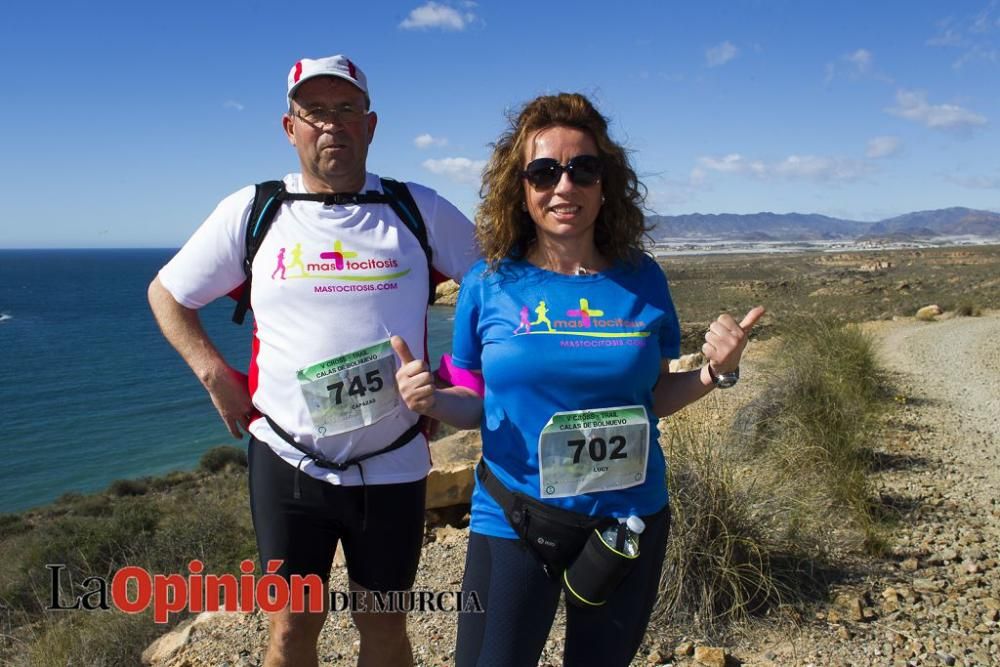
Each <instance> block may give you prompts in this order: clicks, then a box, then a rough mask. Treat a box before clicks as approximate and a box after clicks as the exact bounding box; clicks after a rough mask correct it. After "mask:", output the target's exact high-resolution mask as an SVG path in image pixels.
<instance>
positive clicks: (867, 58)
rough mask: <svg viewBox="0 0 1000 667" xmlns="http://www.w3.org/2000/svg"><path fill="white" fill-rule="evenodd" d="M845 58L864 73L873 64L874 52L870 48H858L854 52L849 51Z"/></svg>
mask: <svg viewBox="0 0 1000 667" xmlns="http://www.w3.org/2000/svg"><path fill="white" fill-rule="evenodd" d="M844 60H846V61H847V62H849V63H851V64H852V65H854V66H855V67H856V68H857V70H858V72H859V73H861V74H864V73H865V72H867V71H868V70H869V69H871V66H872V52H871V51H869V50H868V49H858V50H857V51H855V52H854V53H848V54H847V55H846V56H844Z"/></svg>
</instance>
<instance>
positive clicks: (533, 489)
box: [452, 255, 680, 538]
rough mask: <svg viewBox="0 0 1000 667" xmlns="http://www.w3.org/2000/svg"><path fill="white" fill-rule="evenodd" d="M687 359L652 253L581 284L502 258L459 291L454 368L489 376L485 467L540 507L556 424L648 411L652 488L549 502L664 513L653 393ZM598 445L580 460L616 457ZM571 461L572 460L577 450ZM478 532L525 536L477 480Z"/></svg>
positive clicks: (595, 512) (480, 266)
mask: <svg viewBox="0 0 1000 667" xmlns="http://www.w3.org/2000/svg"><path fill="white" fill-rule="evenodd" d="M679 355H680V326H679V324H678V321H677V313H676V311H675V310H674V305H673V301H672V300H671V298H670V291H669V289H668V286H667V279H666V276H664V274H663V271H662V270H661V269H660V267H659V266H658V265H657V264H656V262H655V261H653V260H652V259H651V258H649V257H647V256H645V255H643V257H642V260H641V262H640V263H639V264H638V266H629V265H625V264H620V265H616V266H615V267H613V268H611V269H609V270H608V271H605V272H603V273H598V274H587V275H582V276H567V275H562V274H558V273H553V272H551V271H546V270H544V269H540V268H538V267H536V266H534V265H533V264H530V263H529V262H526V261H515V260H504V261H503V262H501V263H500V265H499V266H498V268H497V270H496V271H494V272H490V271H488V270H487V265H486V263H485V262H484V261H482V260H481V261H479V262H478V263H477V264H475V265H474V266H473V267H472V268H471V269H470V270H469V273H468V274H467V275H466V277H465V278H464V280H463V281H462V288H461V292H460V294H459V298H458V304H457V306H456V310H455V332H454V343H453V349H452V361H453V363H454V364H455V365H456V366H458V367H460V368H464V369H467V370H480V371H482V373H483V378H484V380H485V383H486V395H485V398H484V402H483V418H482V423H481V425H480V426H481V431H482V436H483V457H484V458H485V459H486V461H487V463H489V465H490V469H491V470H492V471H493V473H494V474H495V475H496V476H497V478H499V480H500V481H501V482H503V483H504V484H505V485H506V486H507V488H509V489H512V490H516V491H521V492H523V493H525V494H527V495H530V496H531V497H533V498H543V495H544V494H543V491H542V489H541V488H540V475H539V435H540V433H541V432H542V430H543V429H544V428H545V427H546V425H547V424H548V423H549V420H550V419H551V418H552V417H553V415H554V414H556V413H559V412H567V411H581V410H599V409H601V408H613V407H621V406H643V407H645V409H646V414H647V416H648V421H649V440H650V443H649V453H648V460H647V464H646V475H645V480H644V481H642V482H641V483H638V484H636V485H634V486H630V487H629V488H619V489H614V490H607V491H592V492H589V493H582V494H578V495H572V496H568V497H558V498H554V497H545V498H543V500H544V502H547V503H551V504H553V505H557V506H559V507H562V508H564V509H568V510H572V511H575V512H579V513H581V514H587V515H591V516H613V517H623V516H628V515H630V514H637V515H648V514H652V513H654V512H657V511H659V510H660V509H662V508H663V506H664V505H665V504H666V502H667V489H666V483H665V463H664V460H663V453H662V452H661V450H660V447H659V445H658V436H659V433H658V431H657V428H656V422H657V419H656V416H655V415H654V414H653V387H654V385H655V384H656V381H657V379H658V378H659V374H660V361H661V359H663V358H670V359H675V358H677V357H678V356H679ZM640 423H641V419H640ZM563 444H565V443H563ZM601 444H602V446H601V447H599V448H597V450H596V452H595V450H594V449H593V448H589V449H588V447H586V446H583V447H581V448H577V449H576V454H577V456H578V457H579V456H583V457H586V456H588V454H591V455H596V456H597V457H598V458H599V459H600V458H606V457H607V456H608V455H609V451H610V450H609V449H608V448H605V447H603V444H604V443H601ZM581 449H582V452H581V451H580V450H581ZM568 451H570V455H572V453H573V451H574V450H573V448H571V449H570V450H568ZM595 465H596V464H595ZM547 488H548V489H549V491H551V487H550V486H548V485H547ZM471 529H472V530H473V531H475V532H477V533H480V534H484V535H492V536H496V537H507V538H515V537H516V534H515V533H514V531H513V530H512V529H511V528H510V525H509V524H508V523H507V520H506V518H505V517H504V515H503V510H501V509H500V506H499V505H497V503H496V502H495V501H494V500H493V498H492V497H491V496H490V495H489V493H488V492H487V491H486V490H485V489H483V488H481V486H480V484H479V482H478V480H477V481H476V488H475V490H474V491H473V495H472V524H471Z"/></svg>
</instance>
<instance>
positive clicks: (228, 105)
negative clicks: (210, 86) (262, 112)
mask: <svg viewBox="0 0 1000 667" xmlns="http://www.w3.org/2000/svg"><path fill="white" fill-rule="evenodd" d="M222 106H223V108H225V109H236V110H237V111H243V109H245V108H246V107H244V106H243V105H242V104H240V103H239V102H237V101H236V100H226V101H225V102H224V103H223V104H222Z"/></svg>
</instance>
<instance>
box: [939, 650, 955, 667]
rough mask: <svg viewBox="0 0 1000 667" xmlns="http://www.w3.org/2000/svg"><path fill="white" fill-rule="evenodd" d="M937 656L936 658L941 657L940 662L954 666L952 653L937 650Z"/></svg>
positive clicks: (949, 666) (950, 666)
mask: <svg viewBox="0 0 1000 667" xmlns="http://www.w3.org/2000/svg"><path fill="white" fill-rule="evenodd" d="M937 656H938V658H940V659H941V662H943V663H944V664H946V665H948V667H953V666H954V664H955V656H953V655H952V654H950V653H945V652H944V651H938V652H937Z"/></svg>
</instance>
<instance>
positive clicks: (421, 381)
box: [389, 336, 436, 415]
mask: <svg viewBox="0 0 1000 667" xmlns="http://www.w3.org/2000/svg"><path fill="white" fill-rule="evenodd" d="M389 342H390V344H391V345H392V349H393V350H395V352H396V355H397V356H398V357H399V362H400V364H399V370H398V371H396V386H397V387H398V388H399V395H400V396H402V397H403V402H404V403H406V407H408V408H409V409H411V410H413V411H414V412H419V413H420V414H423V415H426V414H428V413H429V412H430V411H431V410H432V409H433V408H434V404H435V402H436V401H435V396H434V376H433V375H432V374H431V369H430V367H429V366H428V365H427V362H426V361H424V360H422V359H415V358H414V357H413V353H412V352H410V346H409V345H407V344H406V341H405V340H403V339H402V338H400V337H399V336H393V337H392V338H390V339H389Z"/></svg>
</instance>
